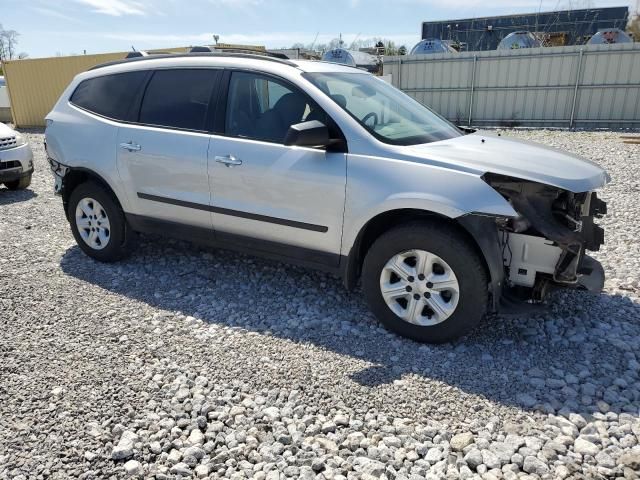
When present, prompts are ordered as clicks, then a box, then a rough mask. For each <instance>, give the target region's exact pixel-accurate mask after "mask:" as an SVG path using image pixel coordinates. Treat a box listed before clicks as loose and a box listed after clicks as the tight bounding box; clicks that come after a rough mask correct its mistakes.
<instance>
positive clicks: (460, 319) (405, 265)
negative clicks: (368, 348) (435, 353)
mask: <svg viewBox="0 0 640 480" xmlns="http://www.w3.org/2000/svg"><path fill="white" fill-rule="evenodd" d="M392 259H393V260H395V261H392ZM418 262H421V263H420V264H418ZM419 265H424V268H420V267H419ZM420 272H421V273H420ZM407 273H408V275H407ZM452 273H453V275H451V274H452ZM403 275H404V277H403ZM429 280H432V282H429ZM398 282H400V283H398ZM487 283H488V280H487V273H486V271H485V268H484V265H483V263H482V261H481V259H480V257H479V256H478V254H477V253H476V251H475V250H474V248H473V247H472V246H471V245H470V244H469V242H468V241H467V240H466V239H465V238H464V237H463V236H462V235H461V234H460V233H459V232H458V231H456V229H455V228H453V227H451V226H449V225H447V224H445V223H443V222H438V221H425V222H420V223H411V224H406V225H402V226H399V227H396V228H393V229H392V230H389V231H387V232H385V233H383V234H382V235H381V236H380V237H379V238H378V239H377V240H376V241H375V242H374V243H373V245H372V246H371V248H370V249H369V251H368V252H367V255H366V257H365V260H364V265H363V268H362V285H363V290H364V294H365V298H366V300H367V303H368V304H369V307H370V308H371V310H372V311H373V313H374V314H375V315H376V317H377V318H378V319H379V320H380V322H381V323H382V324H383V325H384V326H385V327H387V328H388V329H389V330H392V331H394V332H396V333H398V334H400V335H402V336H404V337H407V338H411V339H413V340H416V341H419V342H425V343H444V342H448V341H450V340H453V339H455V338H457V337H460V336H462V335H464V334H465V333H468V332H469V331H471V330H472V329H473V328H474V327H475V326H477V325H478V324H479V322H480V320H481V319H482V317H483V316H484V314H485V313H486V311H487V302H488V285H487ZM383 288H384V289H385V292H386V294H385V295H383V292H382V290H383ZM403 290H404V291H403ZM416 295H417V296H416ZM432 306H433V307H434V308H433V309H432V308H431V307H432ZM401 315H402V316H404V317H405V318H406V319H403V318H401Z"/></svg>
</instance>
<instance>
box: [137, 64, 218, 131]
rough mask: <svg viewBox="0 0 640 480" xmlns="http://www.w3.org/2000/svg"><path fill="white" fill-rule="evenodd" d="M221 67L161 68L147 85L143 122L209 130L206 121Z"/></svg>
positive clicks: (141, 113) (142, 111) (143, 103)
mask: <svg viewBox="0 0 640 480" xmlns="http://www.w3.org/2000/svg"><path fill="white" fill-rule="evenodd" d="M216 75H217V70H212V69H182V70H157V71H156V72H155V73H154V74H153V77H152V78H151V81H150V82H149V85H148V86H147V88H146V91H145V94H144V98H143V100H142V106H141V107H140V119H139V121H140V123H142V124H145V125H158V126H161V127H169V128H179V129H186V130H199V131H204V130H206V127H205V121H206V118H207V113H208V109H209V103H210V102H211V94H212V93H213V88H214V86H215V81H216Z"/></svg>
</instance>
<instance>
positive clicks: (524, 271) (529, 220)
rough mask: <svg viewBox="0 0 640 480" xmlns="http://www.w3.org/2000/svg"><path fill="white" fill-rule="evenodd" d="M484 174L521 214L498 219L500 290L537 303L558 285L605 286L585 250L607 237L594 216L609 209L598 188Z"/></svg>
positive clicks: (592, 288) (597, 288)
mask: <svg viewBox="0 0 640 480" xmlns="http://www.w3.org/2000/svg"><path fill="white" fill-rule="evenodd" d="M484 180H485V181H486V182H487V183H488V184H489V185H491V186H492V187H493V188H494V189H495V190H497V191H498V192H499V193H501V194H502V195H503V196H504V197H505V198H506V199H507V200H508V201H509V202H510V204H511V205H512V207H513V209H514V210H515V211H516V212H518V214H519V216H518V217H516V218H494V219H493V220H494V226H493V228H492V229H495V231H496V235H497V237H498V239H497V243H498V246H499V249H500V254H499V258H500V260H501V263H502V265H501V267H502V268H503V272H502V274H503V279H502V282H501V285H500V287H501V288H500V289H499V290H496V286H495V285H493V291H494V292H499V293H497V296H499V297H508V298H511V299H513V298H515V297H517V298H518V299H520V300H525V301H526V302H528V303H536V302H541V301H542V300H544V298H545V296H546V295H547V293H548V291H549V290H550V289H551V288H554V287H570V288H579V289H585V290H589V291H591V292H600V291H601V290H602V288H603V286H604V269H603V268H602V265H600V263H599V262H598V261H597V260H595V259H593V258H592V257H590V256H588V255H587V254H586V251H587V250H591V251H598V250H599V249H600V246H601V245H602V244H603V243H604V231H603V229H602V228H601V227H600V226H598V225H597V224H596V223H595V221H594V220H595V219H598V218H601V217H602V216H603V215H605V214H606V213H607V206H606V203H605V202H603V201H602V200H600V199H599V198H598V196H597V194H596V193H595V192H583V193H573V192H569V191H566V190H562V189H559V188H556V187H552V186H549V185H544V184H540V183H535V182H529V181H524V180H520V179H515V178H510V177H504V176H500V175H494V174H487V175H485V177H484ZM485 236H486V234H485ZM476 238H477V237H476ZM481 248H482V247H481ZM482 249H483V251H484V250H485V249H484V248H482ZM493 256H494V258H495V253H494V254H493ZM486 257H487V255H486V253H485V258H486ZM495 269H496V267H494V270H495ZM490 273H492V278H493V272H490ZM494 296H496V295H494ZM496 310H497V308H496Z"/></svg>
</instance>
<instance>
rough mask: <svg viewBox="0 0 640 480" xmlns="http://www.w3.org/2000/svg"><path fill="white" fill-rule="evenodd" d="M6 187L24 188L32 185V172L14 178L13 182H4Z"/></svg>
mask: <svg viewBox="0 0 640 480" xmlns="http://www.w3.org/2000/svg"><path fill="white" fill-rule="evenodd" d="M4 185H5V187H7V188H8V189H9V190H24V189H25V188H27V187H28V186H29V185H31V174H29V175H25V176H24V177H21V178H19V179H18V180H12V181H11V182H4Z"/></svg>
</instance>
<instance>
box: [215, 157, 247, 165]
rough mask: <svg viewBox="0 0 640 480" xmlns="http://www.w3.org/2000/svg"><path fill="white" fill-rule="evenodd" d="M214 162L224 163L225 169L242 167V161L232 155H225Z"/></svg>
mask: <svg viewBox="0 0 640 480" xmlns="http://www.w3.org/2000/svg"><path fill="white" fill-rule="evenodd" d="M216 162H218V163H224V164H225V165H226V166H227V167H233V166H234V165H242V160H240V159H239V158H236V157H234V156H233V155H227V156H225V157H218V156H217V157H216Z"/></svg>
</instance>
